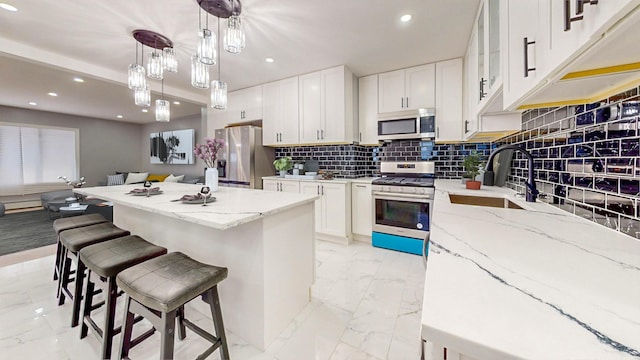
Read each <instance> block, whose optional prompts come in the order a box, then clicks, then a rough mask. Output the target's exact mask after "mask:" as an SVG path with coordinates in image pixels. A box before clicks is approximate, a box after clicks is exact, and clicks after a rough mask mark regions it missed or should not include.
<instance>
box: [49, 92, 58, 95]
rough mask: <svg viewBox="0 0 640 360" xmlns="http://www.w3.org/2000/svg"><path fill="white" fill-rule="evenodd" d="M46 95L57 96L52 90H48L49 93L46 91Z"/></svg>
mask: <svg viewBox="0 0 640 360" xmlns="http://www.w3.org/2000/svg"><path fill="white" fill-rule="evenodd" d="M47 95H49V96H58V94H56V93H54V92H50V93H48V94H47Z"/></svg>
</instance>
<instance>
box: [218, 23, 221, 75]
mask: <svg viewBox="0 0 640 360" xmlns="http://www.w3.org/2000/svg"><path fill="white" fill-rule="evenodd" d="M220 40H222V39H221V36H220V18H218V81H222V79H221V78H220V71H221V70H220V68H222V53H221V52H220Z"/></svg>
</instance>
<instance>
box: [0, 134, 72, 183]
mask: <svg viewBox="0 0 640 360" xmlns="http://www.w3.org/2000/svg"><path fill="white" fill-rule="evenodd" d="M78 134H79V130H78V129H70V128H53V127H39V126H29V125H17V124H9V123H0V196H9V195H25V194H34V193H40V192H45V191H51V190H59V189H61V188H66V185H65V184H64V183H63V182H62V181H61V180H60V179H58V176H66V177H67V178H68V179H77V178H78V173H79V171H78V141H77V139H78Z"/></svg>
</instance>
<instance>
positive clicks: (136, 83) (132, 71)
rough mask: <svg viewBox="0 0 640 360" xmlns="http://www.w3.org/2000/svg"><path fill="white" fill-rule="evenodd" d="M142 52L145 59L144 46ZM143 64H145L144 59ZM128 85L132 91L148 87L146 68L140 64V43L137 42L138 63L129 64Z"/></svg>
mask: <svg viewBox="0 0 640 360" xmlns="http://www.w3.org/2000/svg"><path fill="white" fill-rule="evenodd" d="M142 52H143V57H144V45H143V46H142ZM142 62H144V58H143V59H142ZM127 83H128V85H129V89H132V90H136V89H143V88H144V87H145V86H146V85H147V80H146V78H145V71H144V66H142V65H140V64H138V43H137V42H136V63H135V64H129V72H128V76H127Z"/></svg>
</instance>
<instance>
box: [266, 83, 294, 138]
mask: <svg viewBox="0 0 640 360" xmlns="http://www.w3.org/2000/svg"><path fill="white" fill-rule="evenodd" d="M262 115H263V118H262V142H263V144H264V145H265V146H280V145H290V144H297V143H298V77H297V76H296V77H293V78H289V79H284V80H280V81H274V82H271V83H268V84H264V85H263V86H262Z"/></svg>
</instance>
